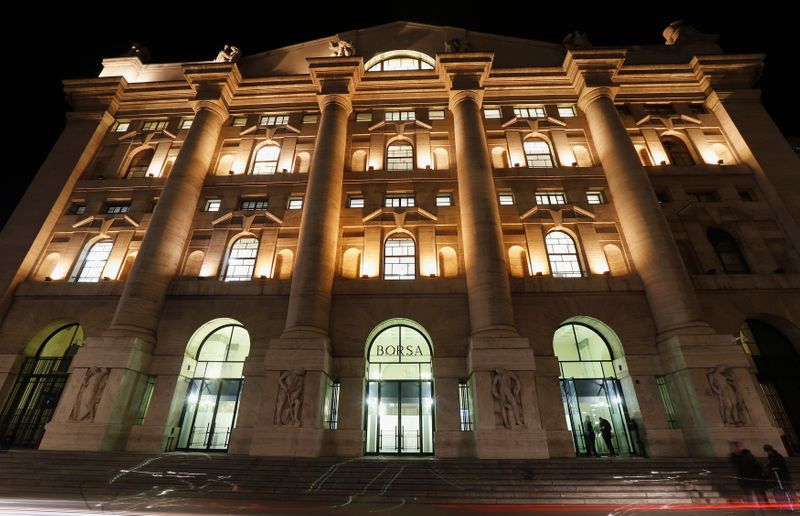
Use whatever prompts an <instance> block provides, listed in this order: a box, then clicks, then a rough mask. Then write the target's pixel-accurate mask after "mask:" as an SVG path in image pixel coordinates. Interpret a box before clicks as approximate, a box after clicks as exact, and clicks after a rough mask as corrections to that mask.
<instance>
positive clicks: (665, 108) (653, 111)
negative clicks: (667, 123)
mask: <svg viewBox="0 0 800 516" xmlns="http://www.w3.org/2000/svg"><path fill="white" fill-rule="evenodd" d="M644 111H645V113H647V114H648V115H661V116H668V115H674V114H675V108H674V107H673V106H672V104H645V105H644Z"/></svg>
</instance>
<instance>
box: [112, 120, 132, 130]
mask: <svg viewBox="0 0 800 516" xmlns="http://www.w3.org/2000/svg"><path fill="white" fill-rule="evenodd" d="M130 128H131V123H130V122H122V121H120V122H117V124H116V125H115V126H114V129H112V131H113V132H115V133H124V132H125V131H127V130H128V129H130Z"/></svg>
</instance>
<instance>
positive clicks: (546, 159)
mask: <svg viewBox="0 0 800 516" xmlns="http://www.w3.org/2000/svg"><path fill="white" fill-rule="evenodd" d="M522 148H523V149H524V151H525V160H526V161H527V162H528V168H552V167H553V157H552V156H551V155H550V146H549V145H547V142H546V141H544V140H525V143H523V144H522Z"/></svg>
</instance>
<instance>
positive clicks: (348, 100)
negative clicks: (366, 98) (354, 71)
mask: <svg viewBox="0 0 800 516" xmlns="http://www.w3.org/2000/svg"><path fill="white" fill-rule="evenodd" d="M317 103H318V104H319V110H320V111H324V110H325V108H326V107H328V105H330V104H336V105H337V106H339V107H341V108H342V109H344V110H345V111H347V115H348V116H349V115H350V113H352V112H353V96H352V95H351V94H349V93H347V94H339V93H332V94H327V95H326V94H319V95H317Z"/></svg>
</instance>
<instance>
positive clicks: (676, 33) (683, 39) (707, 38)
mask: <svg viewBox="0 0 800 516" xmlns="http://www.w3.org/2000/svg"><path fill="white" fill-rule="evenodd" d="M662 35H663V36H664V40H665V41H664V44H665V45H678V44H682V43H692V42H696V41H702V42H715V41H716V40H717V36H716V35H714V34H703V33H702V32H700V31H699V30H697V29H695V28H694V27H692V26H690V25H689V24H687V23H686V22H685V21H683V20H677V21H674V22H672V23H670V24H669V26H667V28H666V29H664V32H663V33H662Z"/></svg>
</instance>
